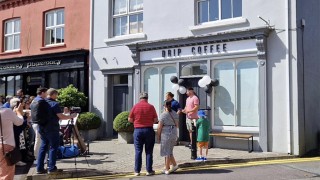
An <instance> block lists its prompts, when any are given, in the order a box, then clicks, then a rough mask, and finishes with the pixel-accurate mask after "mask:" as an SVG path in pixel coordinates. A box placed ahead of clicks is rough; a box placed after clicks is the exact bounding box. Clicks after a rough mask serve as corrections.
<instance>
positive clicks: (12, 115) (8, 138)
mask: <svg viewBox="0 0 320 180" xmlns="http://www.w3.org/2000/svg"><path fill="white" fill-rule="evenodd" d="M22 110H23V107H22V105H21V104H20V105H19V106H18V108H14V109H13V111H12V110H11V109H9V108H1V109H0V115H1V122H2V123H1V124H2V126H1V127H0V135H1V133H2V134H3V146H4V147H2V143H1V141H2V140H1V138H0V179H5V180H12V179H13V177H14V173H15V166H14V165H13V166H8V165H7V162H6V160H5V157H4V154H3V149H4V152H5V153H6V152H9V151H11V150H13V149H14V147H15V140H14V133H13V125H16V126H20V125H22V123H23V116H22V114H23V112H22ZM1 129H2V130H1ZM1 131H2V132H1Z"/></svg>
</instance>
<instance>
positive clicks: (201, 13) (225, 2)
mask: <svg viewBox="0 0 320 180" xmlns="http://www.w3.org/2000/svg"><path fill="white" fill-rule="evenodd" d="M197 9H198V18H197V19H198V24H202V23H206V22H210V21H218V20H223V19H230V18H236V17H241V16H242V0H199V1H198V2H197Z"/></svg>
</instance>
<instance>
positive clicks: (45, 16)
mask: <svg viewBox="0 0 320 180" xmlns="http://www.w3.org/2000/svg"><path fill="white" fill-rule="evenodd" d="M59 11H63V24H59V25H57V16H58V12H59ZM51 13H53V18H54V19H53V23H54V25H53V26H48V27H47V15H48V14H51ZM65 24H66V23H65V8H59V9H54V10H50V11H47V12H45V14H44V46H45V47H50V46H56V45H63V44H65ZM58 28H63V42H61V43H57V29H58ZM47 30H54V33H55V38H54V43H53V44H47V42H46V38H47Z"/></svg>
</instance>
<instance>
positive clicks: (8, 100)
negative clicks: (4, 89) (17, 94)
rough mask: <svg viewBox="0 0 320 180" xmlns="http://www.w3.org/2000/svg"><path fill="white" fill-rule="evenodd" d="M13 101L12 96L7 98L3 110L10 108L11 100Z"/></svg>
mask: <svg viewBox="0 0 320 180" xmlns="http://www.w3.org/2000/svg"><path fill="white" fill-rule="evenodd" d="M11 99H12V96H9V95H8V96H6V103H4V104H3V106H2V107H3V108H10V100H11Z"/></svg>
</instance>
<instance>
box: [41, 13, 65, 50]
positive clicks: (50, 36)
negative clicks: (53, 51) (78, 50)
mask: <svg viewBox="0 0 320 180" xmlns="http://www.w3.org/2000/svg"><path fill="white" fill-rule="evenodd" d="M63 43H64V9H58V10H53V11H49V12H47V13H46V14H45V45H52V44H63Z"/></svg>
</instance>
